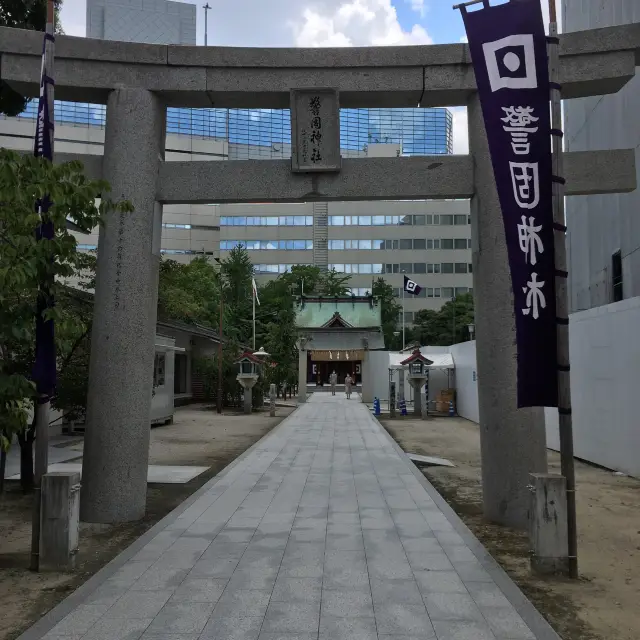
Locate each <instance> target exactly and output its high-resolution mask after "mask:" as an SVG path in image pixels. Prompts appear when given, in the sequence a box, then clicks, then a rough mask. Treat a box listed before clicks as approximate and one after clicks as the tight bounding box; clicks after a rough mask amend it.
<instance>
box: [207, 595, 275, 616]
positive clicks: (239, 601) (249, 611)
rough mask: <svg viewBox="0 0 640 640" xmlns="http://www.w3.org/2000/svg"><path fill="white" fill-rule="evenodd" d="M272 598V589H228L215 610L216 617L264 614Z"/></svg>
mask: <svg viewBox="0 0 640 640" xmlns="http://www.w3.org/2000/svg"><path fill="white" fill-rule="evenodd" d="M270 598H271V589H247V590H231V589H227V590H226V591H225V592H224V594H223V595H222V597H221V598H220V599H219V600H218V603H217V604H216V607H215V609H214V611H213V617H215V618H244V617H246V616H250V617H253V616H264V614H265V612H266V611H267V607H268V605H269V600H270Z"/></svg>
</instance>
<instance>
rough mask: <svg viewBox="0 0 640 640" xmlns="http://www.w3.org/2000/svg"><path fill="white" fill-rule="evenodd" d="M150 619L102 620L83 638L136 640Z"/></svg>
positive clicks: (149, 622) (91, 639)
mask: <svg viewBox="0 0 640 640" xmlns="http://www.w3.org/2000/svg"><path fill="white" fill-rule="evenodd" d="M151 622H152V619H151V618H137V619H135V620H134V619H131V618H129V619H126V620H125V619H123V618H107V617H105V618H102V619H101V620H99V621H98V622H96V624H95V625H93V627H91V629H89V631H88V632H87V633H86V634H85V635H84V636H83V638H86V639H87V640H138V638H140V636H141V635H142V634H143V633H144V632H145V630H146V629H147V627H148V626H149V625H150V624H151Z"/></svg>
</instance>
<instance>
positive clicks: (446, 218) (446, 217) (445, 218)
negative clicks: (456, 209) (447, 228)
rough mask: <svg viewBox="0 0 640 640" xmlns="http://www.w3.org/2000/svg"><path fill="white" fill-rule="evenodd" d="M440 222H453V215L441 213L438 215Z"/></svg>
mask: <svg viewBox="0 0 640 640" xmlns="http://www.w3.org/2000/svg"><path fill="white" fill-rule="evenodd" d="M440 224H441V225H449V224H453V216H452V215H448V214H447V215H441V216H440Z"/></svg>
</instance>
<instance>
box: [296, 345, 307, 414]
mask: <svg viewBox="0 0 640 640" xmlns="http://www.w3.org/2000/svg"><path fill="white" fill-rule="evenodd" d="M306 401H307V350H306V349H305V348H304V345H300V346H299V347H298V402H299V403H300V404H302V403H303V402H306Z"/></svg>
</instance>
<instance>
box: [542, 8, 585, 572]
mask: <svg viewBox="0 0 640 640" xmlns="http://www.w3.org/2000/svg"><path fill="white" fill-rule="evenodd" d="M549 20H550V24H549V47H548V53H549V80H550V82H551V129H552V132H551V133H552V135H551V138H552V140H553V175H554V176H556V177H557V178H563V177H564V174H563V158H562V151H563V148H562V132H561V129H562V109H561V96H560V85H559V84H558V78H559V59H558V58H559V55H558V47H559V39H558V24H557V16H556V3H555V0H549ZM553 223H554V251H555V254H554V255H555V266H556V316H557V318H558V332H557V353H558V422H559V426H560V464H561V469H562V475H563V476H564V477H565V479H566V483H567V485H566V486H567V535H568V550H569V575H570V576H571V577H572V578H577V577H578V534H577V523H576V478H575V468H574V458H573V420H572V417H571V376H570V365H569V308H568V307H569V305H568V299H567V248H566V245H565V233H566V230H567V228H566V226H565V225H566V222H565V215H564V184H563V183H562V180H554V182H553Z"/></svg>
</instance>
